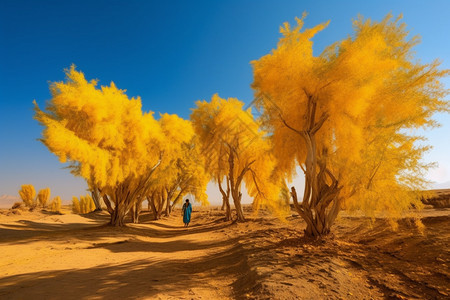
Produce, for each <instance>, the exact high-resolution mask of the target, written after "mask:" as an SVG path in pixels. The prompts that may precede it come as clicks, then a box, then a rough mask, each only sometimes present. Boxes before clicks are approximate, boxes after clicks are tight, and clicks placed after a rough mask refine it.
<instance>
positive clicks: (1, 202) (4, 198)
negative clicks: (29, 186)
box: [0, 194, 22, 208]
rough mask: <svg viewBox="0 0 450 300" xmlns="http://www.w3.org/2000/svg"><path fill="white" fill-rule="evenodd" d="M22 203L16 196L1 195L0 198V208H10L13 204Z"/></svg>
mask: <svg viewBox="0 0 450 300" xmlns="http://www.w3.org/2000/svg"><path fill="white" fill-rule="evenodd" d="M19 201H22V200H21V199H20V198H19V197H18V196H11V195H6V194H4V195H1V196H0V208H10V207H11V206H12V205H13V204H14V202H19Z"/></svg>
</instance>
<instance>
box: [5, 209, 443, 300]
mask: <svg viewBox="0 0 450 300" xmlns="http://www.w3.org/2000/svg"><path fill="white" fill-rule="evenodd" d="M7 213H8V211H7V210H3V211H1V213H0V253H1V255H0V299H383V298H386V299H448V298H449V297H450V296H449V295H450V272H449V269H450V268H449V266H450V250H449V249H450V247H449V241H450V239H449V237H450V210H449V209H445V208H444V209H440V210H436V209H427V210H425V211H423V212H422V215H423V222H424V224H425V225H426V227H427V228H426V232H425V234H424V235H421V234H420V233H419V232H418V231H417V229H415V228H414V226H413V225H412V224H411V223H410V221H408V220H406V219H405V220H401V221H400V227H399V230H398V231H397V232H393V231H392V230H391V228H390V227H389V225H388V223H387V222H386V220H383V219H377V220H375V222H374V223H373V224H372V225H371V224H370V222H369V220H368V219H365V218H361V217H350V216H345V214H342V215H343V216H342V217H340V220H339V221H338V225H336V226H334V228H333V230H334V235H333V236H331V237H329V238H327V239H325V240H322V241H315V242H311V241H307V240H305V239H304V238H302V233H301V232H302V230H303V228H304V227H305V225H304V223H303V222H302V220H301V219H300V218H299V217H297V216H295V214H293V216H292V217H289V218H288V220H287V222H285V223H283V222H281V221H279V220H278V219H276V218H273V217H272V216H270V214H268V213H266V212H264V211H261V212H260V213H259V215H258V216H252V215H251V212H250V211H247V212H246V214H247V216H248V218H249V221H247V222H245V223H240V224H238V223H233V222H224V221H223V219H222V213H221V212H220V211H218V210H214V209H211V208H203V209H201V210H199V211H194V213H193V215H192V218H193V221H192V227H190V228H188V229H185V228H183V227H182V225H183V224H182V220H181V217H180V211H179V210H176V211H175V212H174V213H173V214H172V216H171V217H169V218H164V219H162V220H159V221H152V220H150V219H151V218H150V217H151V216H150V215H149V214H148V213H144V215H143V218H142V221H143V223H142V224H129V225H128V226H127V227H125V228H111V227H108V226H104V225H103V224H105V223H106V222H107V219H108V215H107V214H105V213H91V214H87V215H83V216H79V215H73V214H70V213H69V212H68V211H66V213H65V214H63V215H57V214H51V213H45V212H23V213H22V214H21V215H14V214H9V215H7Z"/></svg>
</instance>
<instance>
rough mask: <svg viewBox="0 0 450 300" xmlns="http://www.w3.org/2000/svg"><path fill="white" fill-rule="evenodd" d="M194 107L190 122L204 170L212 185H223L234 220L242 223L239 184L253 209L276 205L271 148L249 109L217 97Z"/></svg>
mask: <svg viewBox="0 0 450 300" xmlns="http://www.w3.org/2000/svg"><path fill="white" fill-rule="evenodd" d="M196 105H197V107H196V108H195V109H193V112H192V114H191V120H192V122H193V124H194V128H195V132H196V134H197V136H198V139H199V141H200V143H201V145H202V149H201V153H202V155H203V156H204V160H205V168H206V170H207V172H208V174H209V175H210V177H211V178H212V179H213V180H214V181H216V183H218V184H222V182H223V181H224V180H225V181H226V182H227V186H228V187H229V189H230V192H229V194H231V196H232V198H233V200H234V204H235V206H236V207H238V209H237V213H238V218H239V219H240V220H241V219H243V215H240V212H239V210H240V209H239V207H240V199H241V196H242V195H241V192H240V188H241V183H242V182H244V183H245V185H246V187H247V190H248V192H249V195H250V196H251V197H253V199H254V205H255V207H259V206H260V205H265V206H276V205H275V204H278V203H280V201H279V192H280V190H279V188H278V186H277V185H275V184H273V182H274V181H273V180H272V178H271V177H272V174H273V170H274V167H275V160H274V158H273V156H272V155H271V144H270V141H269V140H268V139H267V138H266V133H265V132H264V131H262V130H261V129H260V126H259V123H258V122H257V121H256V120H255V119H254V117H253V115H252V113H251V109H247V110H244V109H243V105H244V103H243V102H241V101H239V100H238V99H236V98H228V99H222V98H220V97H219V96H218V95H217V94H216V95H214V96H213V97H212V99H211V101H210V102H206V101H197V102H196ZM241 213H242V212H241Z"/></svg>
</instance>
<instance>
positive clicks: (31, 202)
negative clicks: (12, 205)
mask: <svg viewBox="0 0 450 300" xmlns="http://www.w3.org/2000/svg"><path fill="white" fill-rule="evenodd" d="M19 195H20V198H22V201H23V203H24V204H25V206H28V207H35V206H36V199H35V197H36V190H35V189H34V186H33V185H32V184H24V185H22V186H21V189H20V190H19Z"/></svg>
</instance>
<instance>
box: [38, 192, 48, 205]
mask: <svg viewBox="0 0 450 300" xmlns="http://www.w3.org/2000/svg"><path fill="white" fill-rule="evenodd" d="M37 197H38V200H39V204H40V205H42V208H44V207H45V206H46V205H47V202H48V200H49V199H50V189H49V188H45V189H42V190H40V191H39V193H38V196H37Z"/></svg>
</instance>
